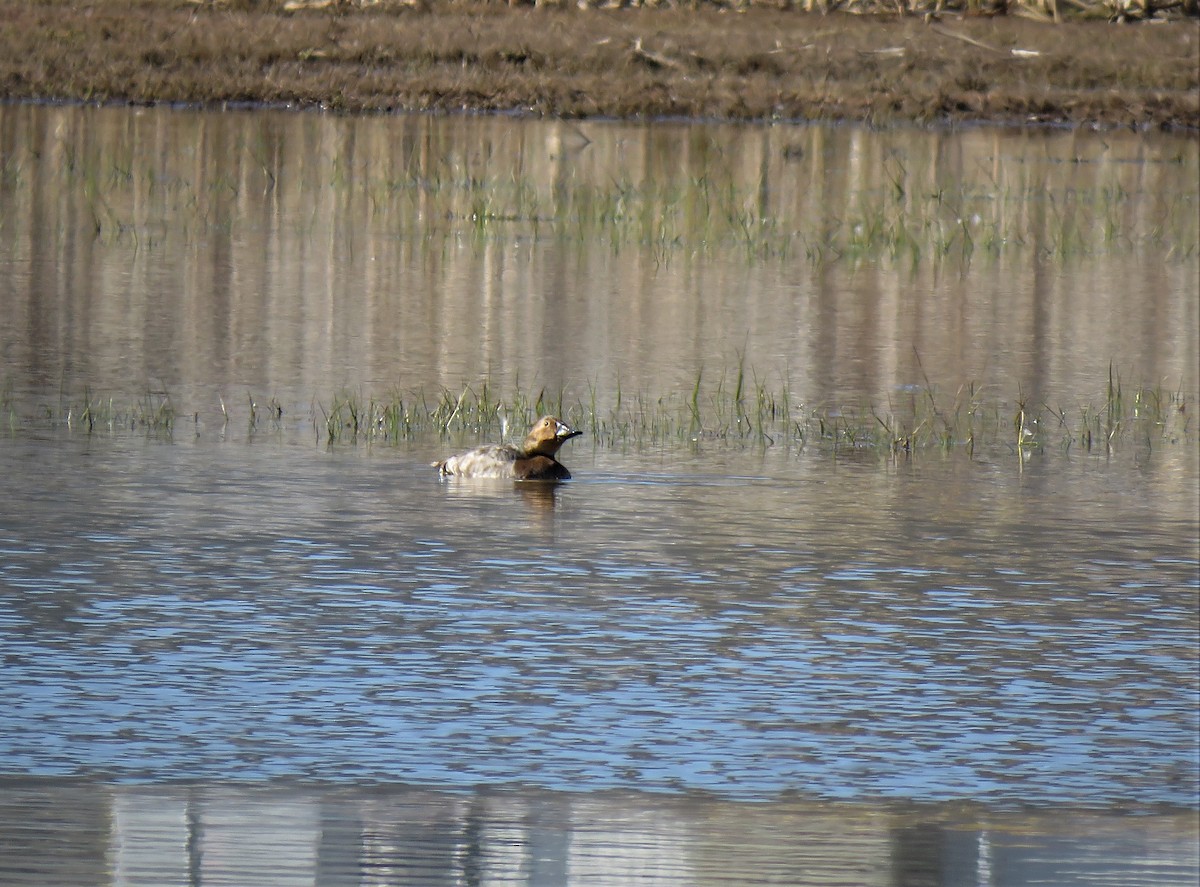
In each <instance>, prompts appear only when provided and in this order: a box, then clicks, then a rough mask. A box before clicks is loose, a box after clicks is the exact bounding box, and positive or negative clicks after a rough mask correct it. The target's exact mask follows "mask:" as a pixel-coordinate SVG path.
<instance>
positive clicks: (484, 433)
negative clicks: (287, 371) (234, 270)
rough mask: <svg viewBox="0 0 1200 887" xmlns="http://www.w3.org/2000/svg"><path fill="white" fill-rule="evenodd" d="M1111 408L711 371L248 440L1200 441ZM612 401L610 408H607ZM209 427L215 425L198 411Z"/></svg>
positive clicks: (275, 419) (160, 419)
mask: <svg viewBox="0 0 1200 887" xmlns="http://www.w3.org/2000/svg"><path fill="white" fill-rule="evenodd" d="M1105 391H1106V394H1105V398H1104V400H1103V401H1102V402H1100V403H1083V404H1078V405H1075V406H1072V407H1064V406H1059V405H1052V404H1049V403H1046V402H1044V401H1036V400H1034V399H1033V398H1031V397H1029V396H1028V395H1026V393H1025V392H1024V391H1022V390H1021V389H1020V388H1018V390H1017V391H1016V393H1015V396H1014V397H1013V398H1012V399H1011V400H1007V399H1004V398H1002V397H997V396H995V395H993V394H991V393H990V392H985V391H984V390H983V389H981V388H980V387H979V386H978V385H976V384H975V383H972V382H966V383H963V384H962V385H960V386H959V387H958V388H957V389H956V390H955V391H953V392H943V391H939V390H938V389H936V388H935V387H934V386H933V385H931V384H930V383H929V382H928V380H927V379H926V380H923V381H922V384H920V385H916V386H911V387H909V388H907V389H905V390H904V391H902V392H900V393H899V394H898V395H897V396H896V397H895V398H894V399H892V400H890V401H889V402H888V403H886V404H880V403H872V402H867V401H864V402H860V403H841V404H831V403H813V402H807V401H805V400H804V399H803V398H801V397H799V396H798V395H797V394H796V392H795V391H794V388H793V385H792V382H791V380H790V379H789V378H788V377H787V376H786V375H783V376H781V377H780V378H779V379H778V380H777V381H775V382H774V383H772V382H770V381H768V380H767V379H765V378H764V377H762V376H760V375H759V374H758V373H757V372H755V371H754V370H753V368H751V367H748V366H747V365H746V362H745V359H744V357H742V356H739V357H738V360H737V363H736V364H734V365H733V366H731V367H726V368H722V369H721V370H720V371H719V372H714V373H711V374H709V375H706V373H705V371H703V370H701V371H699V372H697V375H696V378H695V381H694V383H693V384H692V385H691V386H690V387H689V388H687V389H684V390H680V391H672V392H667V393H662V394H652V393H650V392H647V391H636V392H632V393H631V392H629V391H628V390H627V389H625V388H623V386H622V383H621V381H620V379H617V380H615V382H614V385H613V386H612V387H611V388H610V389H608V390H603V389H601V387H600V386H599V385H598V384H597V383H596V382H591V383H589V384H588V385H587V386H586V391H585V393H584V395H583V396H580V397H574V396H572V395H571V394H569V393H568V392H567V391H566V390H565V389H561V388H560V389H557V390H547V389H545V388H537V389H533V388H529V389H526V388H523V387H522V386H521V385H520V384H519V382H518V383H516V384H514V386H513V388H512V390H511V391H508V392H504V393H501V392H500V391H498V390H497V389H496V388H495V386H493V385H492V384H490V383H489V382H488V381H487V380H484V381H481V382H480V383H479V384H477V385H464V386H463V387H462V388H461V389H454V390H451V389H442V390H440V391H437V392H434V393H430V392H427V391H423V390H420V389H414V390H407V391H405V390H401V389H400V388H393V389H391V390H388V391H386V392H383V393H378V394H377V393H363V392H362V391H350V390H343V391H339V392H337V393H335V394H333V395H332V396H330V397H328V398H320V399H314V400H313V401H312V404H311V407H310V410H309V412H308V416H307V417H303V416H297V415H285V410H284V407H283V405H282V404H281V403H280V402H279V400H278V399H277V398H275V397H270V398H268V399H266V400H265V401H260V400H259V399H257V398H255V397H254V396H253V395H252V394H249V393H248V394H247V397H246V402H245V410H246V413H245V418H246V425H245V428H246V436H247V438H248V439H253V438H254V437H255V435H256V434H257V433H258V432H260V431H263V430H271V431H273V432H277V433H285V432H289V431H294V430H295V429H297V428H301V429H302V428H304V427H307V428H309V429H310V430H311V432H312V434H313V438H314V443H316V444H317V445H319V446H357V445H374V444H381V445H396V444H400V443H402V442H404V441H408V440H412V439H415V438H418V437H428V436H430V435H434V436H440V437H444V438H447V439H453V440H454V441H456V443H468V442H470V441H472V440H480V441H482V440H489V441H490V440H501V439H506V440H515V439H519V438H520V437H521V436H522V435H523V433H524V431H525V429H526V428H527V427H528V426H529V425H531V424H532V423H533V421H534V420H535V419H536V418H537V417H539V416H541V415H545V414H547V413H551V414H555V415H558V416H560V417H561V418H563V419H564V420H566V421H567V422H568V423H570V424H571V425H573V426H575V427H577V428H580V429H582V430H584V431H585V432H587V434H588V435H589V438H590V439H591V441H593V443H594V445H596V446H600V447H610V448H619V449H639V448H645V447H679V446H685V447H686V446H697V445H710V446H730V447H738V448H746V447H754V448H762V449H766V448H778V449H782V450H785V451H798V450H815V451H817V452H821V453H828V454H830V455H834V456H836V455H838V454H840V453H845V452H850V451H870V452H874V453H876V454H878V455H880V456H886V457H890V458H912V457H917V456H919V455H921V454H929V453H938V452H941V453H948V452H953V451H963V452H966V453H967V454H968V455H971V456H974V455H975V454H976V453H982V452H994V451H996V450H1002V451H1008V452H1019V453H1021V454H1023V455H1029V454H1032V453H1037V452H1041V453H1061V454H1066V455H1070V454H1078V453H1083V454H1090V455H1104V456H1109V455H1113V454H1115V453H1118V452H1120V451H1121V450H1123V449H1129V448H1136V449H1137V451H1139V452H1144V451H1146V450H1147V449H1148V450H1153V449H1156V448H1158V447H1164V446H1177V445H1194V444H1195V443H1196V442H1197V439H1198V436H1197V429H1196V426H1195V423H1194V422H1193V420H1192V416H1193V413H1194V412H1195V408H1196V404H1195V402H1194V396H1190V395H1188V394H1185V393H1184V392H1183V391H1181V390H1171V389H1165V388H1163V387H1161V386H1158V387H1147V386H1133V387H1131V386H1129V385H1128V384H1127V383H1126V382H1124V381H1123V380H1122V378H1121V376H1120V373H1119V372H1118V370H1117V369H1116V368H1115V367H1111V368H1110V370H1109V375H1108V379H1107V382H1106V386H1105ZM218 400H219V412H217V416H219V419H218V422H217V425H218V426H219V427H220V428H221V431H222V436H225V435H226V434H227V433H228V431H229V428H230V426H231V424H233V421H234V419H235V418H236V414H237V413H238V412H240V410H239V409H237V408H235V407H234V406H233V405H227V404H226V403H225V401H224V400H223V399H220V398H219V399H218ZM602 401H607V402H608V404H609V405H608V406H602V405H600V404H601V403H602ZM188 417H189V418H190V419H191V420H192V422H193V423H194V424H195V426H196V428H197V429H199V428H200V427H201V424H202V420H207V419H210V418H213V417H209V416H203V415H202V414H201V413H200V412H192V413H189V414H188ZM179 418H180V417H179V412H178V410H177V407H176V405H175V403H174V401H173V400H172V398H171V396H170V394H169V393H168V392H167V391H165V390H162V389H155V388H148V389H147V390H146V392H145V393H143V394H142V395H141V396H140V397H138V398H136V399H135V400H133V401H132V402H126V403H124V404H122V403H121V402H119V401H118V400H117V399H116V398H114V397H111V396H110V397H103V396H98V395H97V394H96V393H95V392H93V391H91V390H90V389H87V388H85V389H84V391H83V393H82V395H81V396H80V397H78V398H77V399H71V398H70V397H68V396H67V395H66V394H65V392H64V393H60V396H59V401H58V403H57V404H56V405H54V406H50V405H45V404H43V405H41V406H39V407H35V408H32V409H30V408H24V409H23V408H22V404H21V400H20V398H18V396H16V395H15V393H14V391H13V388H12V385H11V383H10V382H6V383H4V385H3V386H0V423H2V426H0V427H2V428H3V430H4V432H5V433H7V434H8V435H10V436H15V435H19V434H21V433H23V432H25V431H28V430H30V429H35V428H50V429H58V430H65V431H66V432H68V433H72V434H74V433H80V434H86V435H101V434H109V435H120V434H126V433H130V432H142V433H145V434H147V435H150V436H154V437H161V438H168V439H169V438H171V437H172V436H173V435H174V434H175V432H176V430H177V427H178V426H179Z"/></svg>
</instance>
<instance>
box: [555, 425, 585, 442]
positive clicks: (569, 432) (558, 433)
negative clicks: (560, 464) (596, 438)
mask: <svg viewBox="0 0 1200 887" xmlns="http://www.w3.org/2000/svg"><path fill="white" fill-rule="evenodd" d="M581 434H583V432H582V431H576V430H575V429H574V428H571V427H569V426H567V425H563V424H562V423H561V422H559V423H558V427H557V428H555V429H554V436H555V437H557V438H558V439H559V440H570V439H571V438H573V437H579V435H581Z"/></svg>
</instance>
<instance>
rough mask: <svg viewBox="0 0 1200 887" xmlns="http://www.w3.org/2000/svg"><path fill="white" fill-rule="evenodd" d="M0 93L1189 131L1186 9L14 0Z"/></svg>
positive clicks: (1196, 101) (1195, 63)
mask: <svg viewBox="0 0 1200 887" xmlns="http://www.w3.org/2000/svg"><path fill="white" fill-rule="evenodd" d="M0 97H4V98H7V99H10V100H18V99H42V100H56V99H83V100H88V101H105V102H108V101H130V102H157V101H167V102H191V103H201V104H219V103H224V102H270V103H290V104H295V105H299V106H322V107H326V108H331V109H335V110H340V111H385V110H399V109H438V110H462V109H470V110H481V111H501V110H503V111H509V110H519V111H524V112H529V113H534V114H547V115H563V116H594V115H600V116H614V117H632V116H682V117H704V118H730V119H740V120H750V119H839V120H861V121H871V122H875V123H888V122H895V121H917V122H930V121H940V120H971V121H995V122H1021V121H1040V122H1065V123H1096V124H1102V125H1114V126H1139V127H1185V128H1191V129H1200V24H1198V22H1197V20H1196V19H1195V18H1194V17H1189V16H1182V17H1176V18H1174V19H1171V20H1167V21H1163V22H1143V23H1136V24H1111V23H1108V22H1104V21H1068V22H1064V23H1061V24H1051V23H1043V22H1036V21H1031V20H1029V19H1026V18H1022V17H1018V16H1015V15H1001V16H994V17H983V16H974V17H972V16H961V15H942V16H940V17H933V16H929V17H916V16H912V17H895V16H882V15H849V14H831V15H819V14H810V13H803V12H800V11H792V10H778V9H768V8H761V7H752V8H749V9H747V10H746V11H743V12H734V11H730V10H725V9H718V8H703V7H702V8H698V9H687V10H685V9H678V8H676V9H644V8H642V9H579V8H534V7H525V6H521V7H509V6H507V5H500V4H491V5H486V4H470V5H464V4H463V3H455V2H449V0H433V2H431V3H426V4H422V5H419V6H386V7H385V6H382V5H377V6H372V7H366V8H358V7H348V6H346V5H338V6H334V7H328V8H320V9H301V10H296V11H292V12H288V11H286V10H284V9H283V8H282V7H279V6H273V5H269V4H268V3H266V2H260V3H254V2H245V3H242V4H239V5H236V6H228V5H210V4H196V3H186V2H182V0H179V2H176V0H142V2H138V0H91V2H85V0H25V2H21V3H19V4H18V3H7V4H4V8H3V10H2V11H0Z"/></svg>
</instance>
